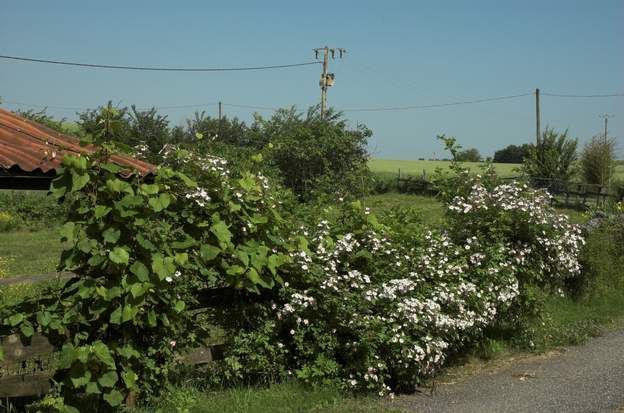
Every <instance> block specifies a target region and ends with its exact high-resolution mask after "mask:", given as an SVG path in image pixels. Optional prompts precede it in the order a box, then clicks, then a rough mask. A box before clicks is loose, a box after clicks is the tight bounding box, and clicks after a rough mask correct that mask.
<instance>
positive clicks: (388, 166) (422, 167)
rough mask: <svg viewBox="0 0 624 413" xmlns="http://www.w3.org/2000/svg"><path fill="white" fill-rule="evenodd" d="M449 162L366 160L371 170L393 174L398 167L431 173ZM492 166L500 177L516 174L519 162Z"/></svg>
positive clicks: (471, 164)
mask: <svg viewBox="0 0 624 413" xmlns="http://www.w3.org/2000/svg"><path fill="white" fill-rule="evenodd" d="M450 164H451V162H450V161H416V160H414V161H405V160H391V159H371V160H370V161H368V167H369V168H370V169H371V171H373V172H375V173H380V174H393V175H397V174H398V173H399V169H400V170H401V175H403V174H405V175H422V174H423V171H424V172H425V174H427V175H430V174H432V173H433V172H434V171H435V170H436V168H442V169H446V168H448V167H449V165H450ZM464 165H466V166H468V167H469V168H470V169H472V170H474V171H478V170H479V167H480V166H482V165H484V163H481V162H464ZM494 167H495V168H496V172H497V173H498V174H499V175H500V176H502V177H509V176H517V175H520V172H517V171H514V169H517V168H519V167H520V164H515V163H495V164H494Z"/></svg>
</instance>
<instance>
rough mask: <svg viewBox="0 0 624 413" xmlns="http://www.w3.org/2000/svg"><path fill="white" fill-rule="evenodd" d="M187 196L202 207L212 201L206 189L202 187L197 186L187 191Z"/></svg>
mask: <svg viewBox="0 0 624 413" xmlns="http://www.w3.org/2000/svg"><path fill="white" fill-rule="evenodd" d="M185 197H186V199H192V200H194V201H195V203H196V204H197V205H199V206H200V207H201V208H204V207H205V206H206V204H208V203H209V202H210V199H211V198H210V195H208V192H207V191H206V189H205V188H201V187H198V188H195V189H194V190H193V191H191V192H189V193H187V194H186V195H185Z"/></svg>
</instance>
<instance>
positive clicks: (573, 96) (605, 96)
mask: <svg viewBox="0 0 624 413" xmlns="http://www.w3.org/2000/svg"><path fill="white" fill-rule="evenodd" d="M541 94H542V96H553V97H558V98H612V97H617V96H624V93H610V94H603V95H567V94H562V93H548V92H542V93H541Z"/></svg>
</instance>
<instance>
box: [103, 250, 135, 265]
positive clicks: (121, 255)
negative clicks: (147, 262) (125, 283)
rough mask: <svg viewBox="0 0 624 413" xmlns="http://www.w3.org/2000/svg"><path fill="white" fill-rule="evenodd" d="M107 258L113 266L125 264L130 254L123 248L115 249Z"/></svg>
mask: <svg viewBox="0 0 624 413" xmlns="http://www.w3.org/2000/svg"><path fill="white" fill-rule="evenodd" d="M108 258H109V259H110V260H111V261H112V262H114V263H115V264H127V263H128V260H129V259H130V254H128V251H126V250H125V249H124V248H121V247H115V248H113V249H112V250H111V252H109V253H108Z"/></svg>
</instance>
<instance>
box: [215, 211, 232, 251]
mask: <svg viewBox="0 0 624 413" xmlns="http://www.w3.org/2000/svg"><path fill="white" fill-rule="evenodd" d="M210 232H212V233H213V234H214V235H215V236H216V237H217V240H218V241H219V246H220V247H221V248H222V249H223V248H227V247H228V245H230V244H231V242H232V233H231V232H230V230H229V229H228V226H227V225H226V224H225V222H223V221H221V220H219V219H218V218H217V219H216V222H214V224H212V226H211V227H210Z"/></svg>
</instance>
